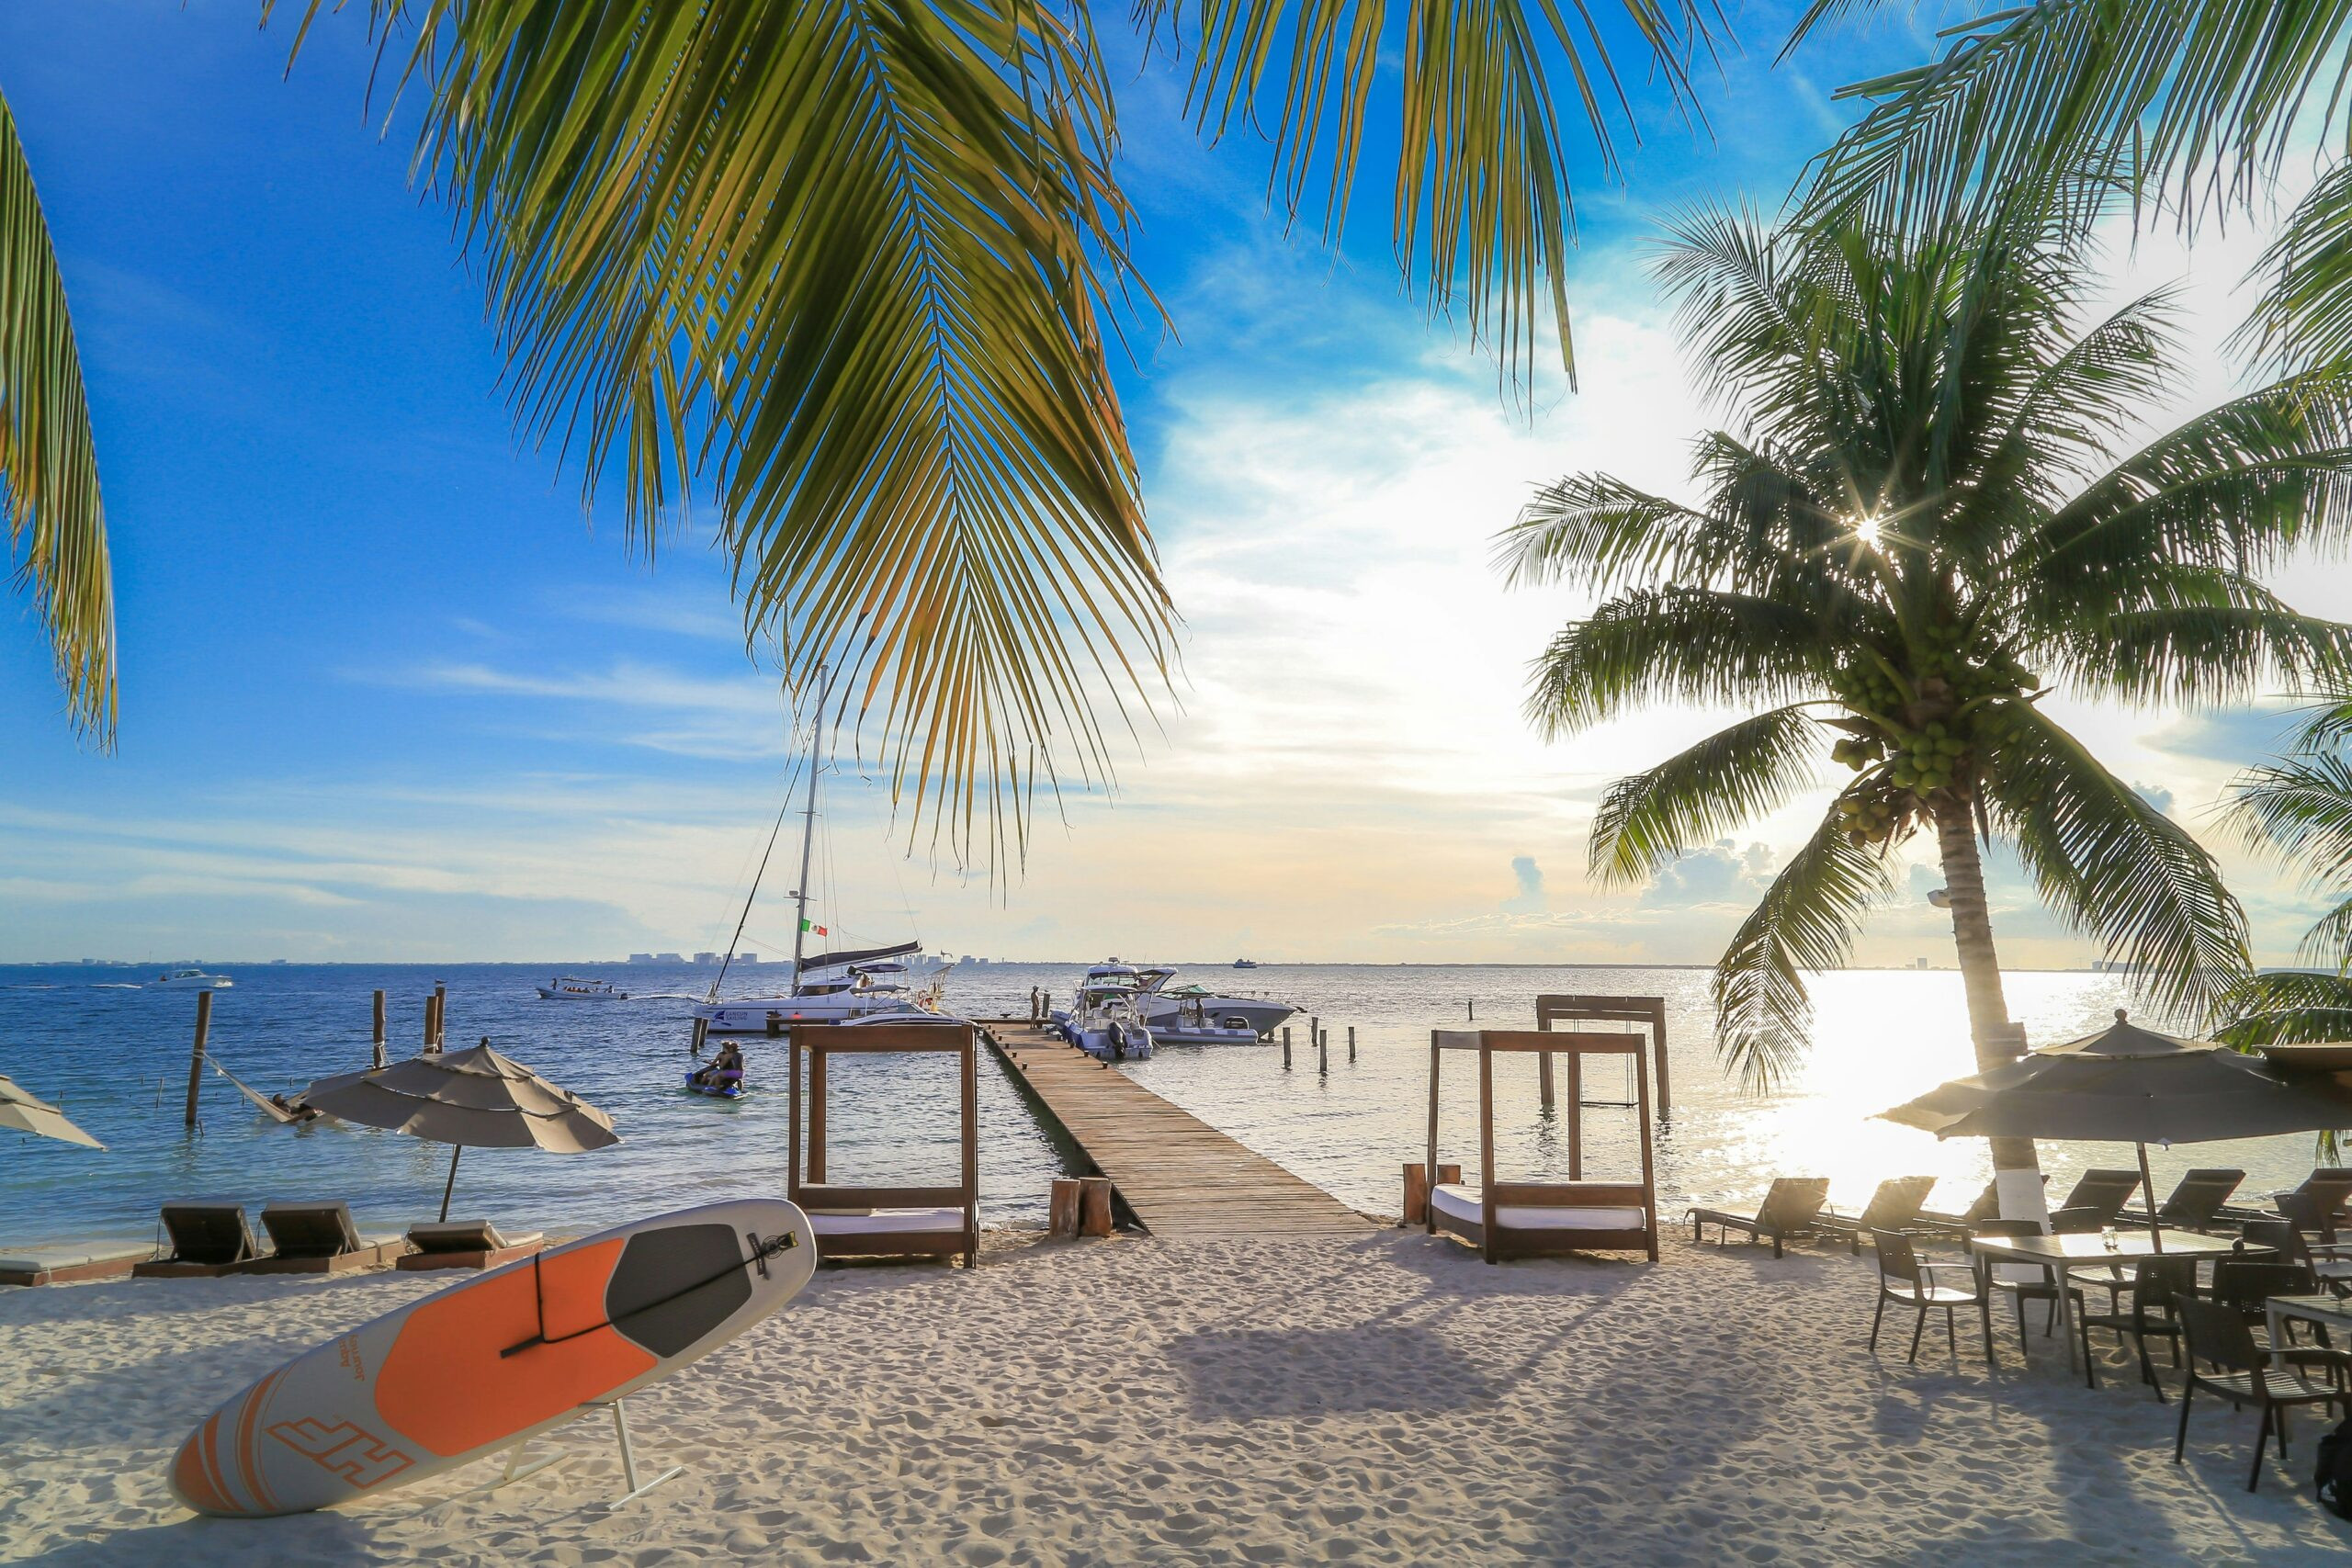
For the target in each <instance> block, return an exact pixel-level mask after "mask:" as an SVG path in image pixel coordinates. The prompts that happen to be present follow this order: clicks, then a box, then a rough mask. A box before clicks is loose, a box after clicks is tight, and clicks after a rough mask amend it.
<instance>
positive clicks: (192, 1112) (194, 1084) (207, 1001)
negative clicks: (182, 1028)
mask: <svg viewBox="0 0 2352 1568" xmlns="http://www.w3.org/2000/svg"><path fill="white" fill-rule="evenodd" d="M211 1032H212V993H211V992H210V991H209V990H202V991H198V992H197V993H196V1048H195V1049H194V1050H193V1051H191V1052H189V1053H188V1058H187V1125H188V1126H189V1127H190V1128H193V1127H195V1125H196V1091H197V1090H198V1089H202V1088H203V1087H204V1043H205V1040H206V1038H207V1037H208V1036H209V1035H210V1034H211Z"/></svg>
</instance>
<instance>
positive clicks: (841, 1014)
mask: <svg viewBox="0 0 2352 1568" xmlns="http://www.w3.org/2000/svg"><path fill="white" fill-rule="evenodd" d="M831 690H832V679H831V676H830V675H829V676H827V677H826V680H825V682H824V684H823V686H822V687H821V688H820V690H819V692H818V694H817V706H816V712H817V714H818V716H819V728H817V730H816V731H815V733H814V734H813V735H812V737H811V739H810V740H809V798H808V803H807V804H806V805H805V806H804V807H802V810H801V817H802V822H801V829H800V886H797V887H796V888H794V889H793V891H792V897H793V912H794V914H795V916H796V917H797V920H796V925H795V930H794V931H793V936H792V985H791V987H790V988H788V989H787V990H785V991H783V992H781V993H772V994H770V995H767V996H758V997H729V998H725V999H723V1000H722V999H721V998H720V997H719V995H718V987H719V984H720V982H722V981H724V980H725V979H726V978H727V965H728V964H732V963H733V962H734V960H735V949H736V946H737V945H738V944H740V943H741V941H742V938H743V927H744V925H745V923H746V922H747V921H749V920H750V919H751V918H752V899H754V898H757V897H759V893H760V879H759V877H758V876H756V875H754V876H753V877H752V890H751V892H750V893H749V894H748V895H746V896H745V897H744V899H743V913H742V916H741V918H740V919H737V921H736V922H735V937H734V941H733V942H729V944H728V951H727V963H726V964H720V965H719V970H718V976H717V977H716V978H714V979H713V980H712V981H711V983H710V993H709V995H708V997H707V998H705V1000H704V1001H703V1002H702V1003H701V1004H700V1005H699V1006H697V1007H696V1008H695V1017H696V1018H699V1019H701V1020H703V1021H704V1022H705V1024H706V1025H707V1030H708V1032H710V1033H712V1034H781V1033H783V1032H785V1031H786V1029H788V1028H790V1027H791V1026H792V1025H793V1024H795V1023H853V1022H858V1021H864V1020H866V1019H877V1018H882V1017H891V1018H899V1017H903V1018H905V1019H906V1020H908V1021H910V1022H922V1021H927V1020H929V1019H932V1018H936V1017H940V1016H941V1014H940V1011H939V992H940V985H941V982H942V980H943V979H944V976H946V974H947V971H949V970H950V969H953V968H954V967H955V966H956V960H954V959H953V958H950V957H948V956H947V955H945V954H944V953H941V954H938V955H936V956H934V955H933V954H930V953H925V952H923V946H922V942H899V944H897V945H896V946H893V947H873V948H862V949H856V950H849V951H842V952H837V953H818V954H816V955H815V956H813V957H812V956H809V955H808V954H806V953H803V952H802V951H801V950H802V947H803V945H804V943H805V942H807V940H808V936H809V932H810V931H815V932H817V934H819V935H820V936H822V935H825V934H826V932H825V929H824V928H823V927H822V926H818V925H813V924H811V923H810V921H809V869H810V852H811V851H812V850H813V849H814V848H815V847H816V841H817V779H818V775H819V774H820V773H822V772H823V771H824V770H823V766H822V763H823V746H822V740H823V729H822V716H823V715H824V713H825V711H826V706H825V699H826V696H827V695H828V694H830V693H831ZM786 809H789V807H786ZM783 825H784V820H783V817H782V815H781V814H779V815H778V817H777V818H776V826H777V827H778V828H779V829H780V828H782V827H783ZM768 848H769V850H770V851H774V849H775V834H774V833H771V834H770V835H769V836H768ZM760 869H761V871H763V872H764V871H765V870H766V869H767V858H766V856H764V855H763V856H762V857H761V860H760Z"/></svg>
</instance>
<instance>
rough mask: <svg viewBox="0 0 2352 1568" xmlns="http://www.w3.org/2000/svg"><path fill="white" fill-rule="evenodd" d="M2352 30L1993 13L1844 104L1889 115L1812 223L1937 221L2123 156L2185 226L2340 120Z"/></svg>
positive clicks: (2252, 16) (1834, 168) (2335, 10)
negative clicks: (2304, 121) (2305, 134)
mask: <svg viewBox="0 0 2352 1568" xmlns="http://www.w3.org/2000/svg"><path fill="white" fill-rule="evenodd" d="M2347 23H2352V5H2347V4H2346V0H2316V3H2313V4H2305V5H2295V6H2272V5H2257V4H2247V3H2242V0H2219V3H2217V0H2037V3H2035V4H2032V5H2027V6H2011V7H2006V8H2002V9H1999V10H1996V11H1993V12H1990V13H1988V14H1985V15H1983V16H1980V17H1977V18H1975V20H1974V21H1973V22H1972V23H1969V24H1965V25H1963V26H1962V28H1957V29H1955V33H1956V35H1957V36H1955V37H1954V39H1953V41H1952V42H1951V45H1950V47H1949V48H1948V49H1947V50H1946V51H1945V52H1944V54H1943V55H1942V56H1941V58H1939V59H1938V60H1936V61H1934V62H1931V63H1929V64H1927V65H1922V66H1919V67H1917V68H1916V69H1913V70H1907V71H1902V72H1897V73H1894V74H1892V75H1888V76H1883V77H1880V78H1877V79H1875V80H1872V81H1868V82H1860V83H1856V84H1854V85H1850V86H1849V87H1846V88H1845V89H1843V90H1842V91H1841V92H1840V93H1839V94H1838V96H1840V97H1844V98H1866V99H1870V100H1873V107H1871V109H1870V110H1869V112H1868V113H1866V114H1865V115H1864V116H1863V118H1861V120H1860V122H1859V123H1858V124H1857V125H1855V126H1854V127H1853V128H1852V129H1851V130H1849V131H1848V132H1847V133H1846V135H1845V136H1844V137H1843V138H1841V139H1840V140H1839V141H1838V143H1837V144H1836V145H1835V146H1834V147H1833V148H1831V149H1830V150H1829V151H1828V152H1826V153H1824V154H1823V155H1822V157H1821V158H1820V159H1819V160H1817V166H1816V170H1815V178H1814V180H1813V182H1812V186H1811V189H1810V191H1809V192H1808V194H1807V197H1806V199H1805V203H1804V209H1803V214H1802V219H1801V220H1803V221H1815V220H1820V219H1822V218H1824V217H1826V216H1828V215H1830V214H1834V213H1848V212H1860V213H1864V214H1867V215H1868V217H1869V218H1870V220H1871V221H1873V222H1876V223H1882V224H1895V225H1898V226H1900V225H1903V224H1905V223H1910V224H1917V223H1928V222H1934V221H1937V220H1941V219H1947V218H1949V217H1950V216H1951V215H1953V214H1957V213H1962V212H1966V211H1968V210H1971V209H1975V208H1981V207H1982V206H1984V205H1985V204H1987V203H1990V202H1993V201H1996V200H1998V199H2000V197H2002V195H2003V193H2005V192H2007V191H2008V190H2010V189H2013V188H2015V187H2016V186H2018V185H2019V184H2021V183H2030V182H2032V181H2035V180H2038V179H2042V178H2046V177H2049V176H2051V175H2053V174H2058V173H2062V172H2064V171H2066V170H2068V169H2070V168H2079V167H2082V166H2084V165H2086V164H2097V163H2102V162H2106V161H2110V160H2113V159H2115V158H2116V157H2117V156H2118V154H2119V152H2120V153H2121V154H2122V155H2123V156H2124V157H2125V159H2126V164H2125V175H2126V178H2127V179H2128V181H2129V184H2130V185H2131V188H2132V189H2133V190H2134V191H2135V192H2138V193H2140V194H2142V195H2143V196H2154V197H2165V198H2168V199H2170V200H2171V201H2173V202H2174V203H2176V204H2177V206H2178V207H2179V209H2181V210H2182V212H2183V213H2184V215H2188V214H2193V213H2194V212H2195V211H2197V210H2198V209H2199V208H2200V206H2202V205H2205V204H2207V203H2210V202H2218V201H2222V200H2242V199H2244V198H2245V197H2248V196H2250V195H2251V194H2252V193H2254V192H2255V191H2256V190H2259V189H2261V188H2264V183H2265V182H2266V181H2267V179H2268V178H2269V177H2270V176H2271V175H2275V174H2276V172H2277V170H2278V164H2279V161H2280V160H2281V159H2282V158H2283V156H2284V155H2285V153H2286V152H2287V150H2288V145H2289V133H2290V130H2291V129H2292V128H2293V126H2294V124H2295V121H2296V118H2297V116H2298V115H2299V114H2301V112H2302V111H2303V110H2304V109H2305V108H2306V107H2314V106H2316V107H2321V108H2322V110H2323V113H2324V118H2326V119H2328V120H2331V121H2332V120H2334V119H2335V115H2336V112H2337V110H2338V109H2339V108H2340V107H2341V92H2342V88H2343V85H2344V77H2343V71H2344V44H2345V42H2346V36H2347ZM2329 134H2330V131H2329V130H2322V132H2321V137H2322V140H2323V141H2325V140H2327V139H2328V136H2329Z"/></svg>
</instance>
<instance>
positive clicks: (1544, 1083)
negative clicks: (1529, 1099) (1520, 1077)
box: [1535, 1051, 1552, 1111]
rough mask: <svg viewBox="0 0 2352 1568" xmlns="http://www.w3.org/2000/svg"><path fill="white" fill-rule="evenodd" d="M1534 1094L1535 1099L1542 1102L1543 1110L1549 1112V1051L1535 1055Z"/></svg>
mask: <svg viewBox="0 0 2352 1568" xmlns="http://www.w3.org/2000/svg"><path fill="white" fill-rule="evenodd" d="M1535 1093H1536V1097H1537V1098H1538V1099H1539V1100H1542V1101H1543V1102H1544V1110H1546V1111H1549V1110H1551V1109H1552V1053H1551V1052H1549V1051H1538V1052H1537V1053H1536V1054H1535Z"/></svg>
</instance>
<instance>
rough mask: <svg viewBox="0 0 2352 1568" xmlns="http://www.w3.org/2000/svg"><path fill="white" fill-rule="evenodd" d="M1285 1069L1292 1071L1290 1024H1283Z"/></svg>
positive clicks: (1285, 1070)
mask: <svg viewBox="0 0 2352 1568" xmlns="http://www.w3.org/2000/svg"><path fill="white" fill-rule="evenodd" d="M1283 1071H1284V1072H1288V1071H1290V1025H1289V1024H1287V1023H1285V1024H1283Z"/></svg>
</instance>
